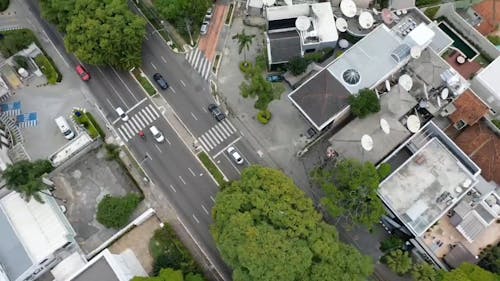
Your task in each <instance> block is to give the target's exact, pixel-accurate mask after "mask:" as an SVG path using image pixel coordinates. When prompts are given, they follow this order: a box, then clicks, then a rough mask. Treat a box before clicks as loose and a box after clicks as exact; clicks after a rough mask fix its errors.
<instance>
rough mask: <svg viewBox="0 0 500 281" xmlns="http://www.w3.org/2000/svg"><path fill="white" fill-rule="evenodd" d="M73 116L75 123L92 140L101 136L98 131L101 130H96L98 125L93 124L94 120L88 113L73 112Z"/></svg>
mask: <svg viewBox="0 0 500 281" xmlns="http://www.w3.org/2000/svg"><path fill="white" fill-rule="evenodd" d="M74 116H75V121H76V123H78V124H82V125H83V127H84V128H85V129H86V130H87V132H88V133H89V135H90V137H91V138H92V139H95V138H97V137H99V136H100V135H101V134H100V131H102V130H101V128H99V129H97V127H98V125H96V124H97V123H96V122H95V120H94V118H93V117H92V115H91V114H90V113H88V112H85V113H83V112H81V111H78V110H76V111H74ZM89 116H90V118H89ZM101 137H103V138H104V136H103V135H101Z"/></svg>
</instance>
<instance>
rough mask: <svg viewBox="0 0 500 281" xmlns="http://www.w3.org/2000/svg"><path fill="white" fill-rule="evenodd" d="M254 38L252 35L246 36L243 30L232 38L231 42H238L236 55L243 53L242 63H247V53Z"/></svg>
mask: <svg viewBox="0 0 500 281" xmlns="http://www.w3.org/2000/svg"><path fill="white" fill-rule="evenodd" d="M254 37H255V35H254V34H246V33H245V29H242V30H241V33H237V34H236V35H234V36H233V37H232V38H233V40H236V41H238V53H239V54H241V52H243V58H244V63H248V62H247V51H248V50H250V46H251V45H252V42H253V38H254Z"/></svg>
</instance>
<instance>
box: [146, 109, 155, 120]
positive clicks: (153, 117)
mask: <svg viewBox="0 0 500 281" xmlns="http://www.w3.org/2000/svg"><path fill="white" fill-rule="evenodd" d="M146 111H147V112H148V113H149V115H150V116H151V122H153V120H156V117H155V116H154V114H153V112H151V109H149V107H146Z"/></svg>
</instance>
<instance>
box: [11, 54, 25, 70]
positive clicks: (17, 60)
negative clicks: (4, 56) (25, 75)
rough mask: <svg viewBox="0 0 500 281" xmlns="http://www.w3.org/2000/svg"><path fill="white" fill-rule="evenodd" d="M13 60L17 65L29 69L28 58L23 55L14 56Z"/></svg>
mask: <svg viewBox="0 0 500 281" xmlns="http://www.w3.org/2000/svg"><path fill="white" fill-rule="evenodd" d="M14 62H15V63H16V64H17V65H18V66H19V67H22V68H24V69H26V70H28V69H29V65H28V59H27V58H26V57H25V56H15V57H14Z"/></svg>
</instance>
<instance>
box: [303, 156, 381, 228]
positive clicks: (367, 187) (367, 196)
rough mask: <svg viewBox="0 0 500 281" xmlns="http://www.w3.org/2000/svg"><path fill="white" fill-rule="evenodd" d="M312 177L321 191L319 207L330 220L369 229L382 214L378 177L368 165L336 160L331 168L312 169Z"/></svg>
mask: <svg viewBox="0 0 500 281" xmlns="http://www.w3.org/2000/svg"><path fill="white" fill-rule="evenodd" d="M312 178H313V181H314V182H316V183H317V184H319V185H320V187H321V188H322V189H323V190H324V191H325V194H326V197H324V198H322V200H321V204H323V205H324V206H325V207H326V209H327V211H328V213H329V214H330V215H332V216H334V217H340V216H344V217H346V218H348V219H349V220H352V222H354V223H357V224H361V225H363V226H366V227H368V228H371V227H372V226H373V225H374V224H376V223H378V222H379V221H380V218H381V217H382V215H383V214H384V212H385V211H384V207H383V205H382V202H381V201H380V199H379V198H378V196H377V189H378V186H379V174H378V172H377V169H376V168H375V166H374V165H373V164H372V163H370V162H365V163H361V162H359V161H358V160H355V159H345V160H340V161H339V162H338V163H337V165H336V166H334V167H332V166H326V167H324V168H320V169H317V170H315V171H314V173H313V176H312Z"/></svg>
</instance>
